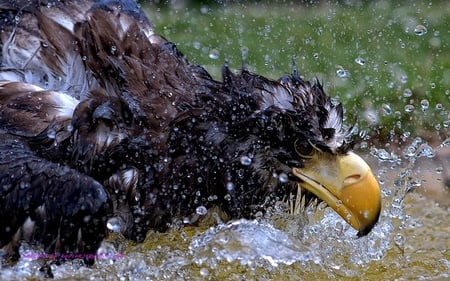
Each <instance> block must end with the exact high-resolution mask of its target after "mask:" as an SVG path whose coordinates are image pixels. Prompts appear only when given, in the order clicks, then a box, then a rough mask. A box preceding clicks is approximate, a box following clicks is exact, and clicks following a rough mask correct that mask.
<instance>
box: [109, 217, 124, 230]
mask: <svg viewBox="0 0 450 281" xmlns="http://www.w3.org/2000/svg"><path fill="white" fill-rule="evenodd" d="M106 227H107V228H108V229H109V230H111V231H112V232H120V228H121V227H120V220H119V219H118V218H116V217H114V218H110V219H109V220H108V221H107V222H106Z"/></svg>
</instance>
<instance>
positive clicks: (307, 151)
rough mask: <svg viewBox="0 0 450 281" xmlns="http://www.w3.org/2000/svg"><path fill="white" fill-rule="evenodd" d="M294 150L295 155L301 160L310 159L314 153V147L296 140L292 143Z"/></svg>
mask: <svg viewBox="0 0 450 281" xmlns="http://www.w3.org/2000/svg"><path fill="white" fill-rule="evenodd" d="M294 149H295V152H297V154H298V155H299V156H300V157H302V158H312V155H313V153H314V147H313V146H312V145H311V144H310V143H309V142H307V141H304V140H301V139H297V140H296V141H295V142H294Z"/></svg>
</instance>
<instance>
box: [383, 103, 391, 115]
mask: <svg viewBox="0 0 450 281" xmlns="http://www.w3.org/2000/svg"><path fill="white" fill-rule="evenodd" d="M381 108H382V109H383V112H384V114H385V115H391V113H392V109H391V107H390V106H389V104H385V103H383V104H382V105H381Z"/></svg>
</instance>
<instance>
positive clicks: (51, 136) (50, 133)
mask: <svg viewBox="0 0 450 281" xmlns="http://www.w3.org/2000/svg"><path fill="white" fill-rule="evenodd" d="M47 137H48V138H49V139H56V132H55V130H48V132H47Z"/></svg>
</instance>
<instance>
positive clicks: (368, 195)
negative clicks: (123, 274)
mask: <svg viewBox="0 0 450 281" xmlns="http://www.w3.org/2000/svg"><path fill="white" fill-rule="evenodd" d="M0 20H1V26H0V46H1V57H0V62H1V65H0V247H3V249H4V253H6V255H7V256H8V257H16V258H17V255H18V252H17V251H18V245H19V244H20V241H23V240H28V241H30V242H32V243H35V244H38V245H42V246H43V248H44V249H45V251H46V252H47V253H77V254H82V253H90V254H92V253H95V252H96V250H97V249H98V247H99V245H100V243H101V241H102V240H103V239H104V238H105V237H106V236H107V235H108V233H110V232H111V231H113V232H119V233H121V234H122V235H124V236H125V237H126V238H129V239H132V240H135V241H142V240H143V239H144V238H145V236H146V233H147V232H148V231H149V230H151V229H153V230H157V231H165V230H167V228H168V227H169V226H170V225H171V223H172V222H173V221H174V219H176V218H180V219H182V221H183V222H184V223H187V224H189V223H192V224H194V223H195V222H196V221H197V220H198V219H199V217H202V216H203V215H204V214H205V213H206V212H207V211H208V210H211V209H213V208H217V209H219V210H220V211H221V212H222V213H223V214H225V215H224V216H225V217H226V218H227V219H237V218H254V217H255V215H256V214H257V213H258V212H264V211H265V210H266V209H267V208H268V206H270V204H274V202H277V201H282V200H286V198H292V196H297V197H302V198H303V200H304V202H305V204H312V202H325V203H326V204H327V205H328V206H330V207H331V208H333V209H334V210H335V211H336V212H337V213H338V214H339V215H340V216H341V217H342V218H343V219H344V220H345V221H346V222H347V223H348V224H350V225H351V226H352V227H353V228H355V229H356V230H357V231H358V235H359V236H362V235H366V234H367V233H369V232H370V230H371V229H372V228H373V227H374V225H375V224H376V223H377V221H378V218H379V214H380V209H381V196H380V188H379V185H378V183H377V180H376V178H375V177H374V175H373V173H372V172H371V169H370V167H369V166H368V164H367V163H366V162H365V161H364V160H363V159H362V158H361V157H360V156H358V155H357V154H355V153H354V152H352V149H353V147H354V141H352V138H351V126H345V125H344V124H343V115H344V110H343V107H342V105H341V104H338V103H336V102H334V101H333V100H332V99H331V98H330V97H329V96H328V95H327V94H326V93H325V92H324V89H323V87H322V85H321V84H320V83H319V81H317V79H314V80H313V81H312V82H309V81H306V80H304V79H303V78H302V77H301V76H300V74H299V73H298V70H297V69H296V68H295V67H294V68H295V69H294V70H293V71H292V73H291V74H288V75H285V76H283V77H281V78H280V79H278V80H271V79H268V78H265V77H263V76H260V75H257V74H255V73H252V72H251V71H249V70H248V69H247V68H246V67H243V68H242V70H240V71H238V72H236V71H232V70H230V68H229V67H228V65H227V64H226V63H225V65H224V66H223V70H222V76H223V77H222V81H217V80H216V79H213V78H212V77H211V75H210V74H208V72H207V71H206V70H205V69H204V68H203V67H201V66H199V65H193V64H190V63H189V62H188V61H187V59H186V58H185V57H184V55H183V54H182V53H181V52H180V51H179V50H178V49H177V47H176V46H175V44H173V43H171V42H170V41H168V40H166V39H165V38H163V37H162V36H160V35H158V34H156V33H155V32H154V29H153V26H152V24H151V22H150V20H149V19H148V18H147V17H146V15H145V13H144V12H143V11H142V10H141V8H140V6H139V5H138V4H137V3H136V2H134V1H133V0H96V1H94V0H79V1H66V0H60V1H52V0H44V1H43V0H8V1H2V3H0ZM205 211H206V212H205ZM5 249H6V250H5Z"/></svg>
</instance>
